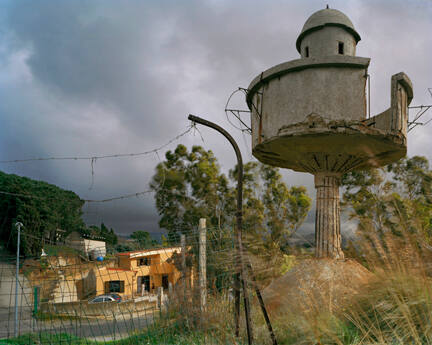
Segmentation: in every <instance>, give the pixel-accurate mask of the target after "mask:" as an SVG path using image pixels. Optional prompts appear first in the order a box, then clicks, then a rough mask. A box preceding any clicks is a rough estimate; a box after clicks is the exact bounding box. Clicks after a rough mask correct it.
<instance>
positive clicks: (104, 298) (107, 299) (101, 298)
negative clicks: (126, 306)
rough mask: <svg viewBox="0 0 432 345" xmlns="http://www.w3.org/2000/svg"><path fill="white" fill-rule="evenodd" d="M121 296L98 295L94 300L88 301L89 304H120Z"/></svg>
mask: <svg viewBox="0 0 432 345" xmlns="http://www.w3.org/2000/svg"><path fill="white" fill-rule="evenodd" d="M120 301H121V296H119V295H117V294H108V295H99V296H96V297H95V298H93V299H91V300H89V303H90V304H93V303H103V302H120Z"/></svg>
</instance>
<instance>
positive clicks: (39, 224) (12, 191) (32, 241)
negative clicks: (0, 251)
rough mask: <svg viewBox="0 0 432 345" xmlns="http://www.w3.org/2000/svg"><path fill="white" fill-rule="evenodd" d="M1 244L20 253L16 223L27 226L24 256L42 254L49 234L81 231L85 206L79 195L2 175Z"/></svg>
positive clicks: (55, 187)
mask: <svg viewBox="0 0 432 345" xmlns="http://www.w3.org/2000/svg"><path fill="white" fill-rule="evenodd" d="M0 191H2V192H6V193H9V194H1V195H0V240H1V241H2V242H3V243H5V247H6V248H8V249H9V250H10V251H12V252H15V251H16V237H17V230H16V228H15V223H16V222H17V221H20V222H22V223H23V224H24V227H23V231H22V238H21V243H22V245H21V248H22V253H23V254H24V255H37V256H39V255H40V253H41V248H42V243H43V238H44V237H45V233H46V232H55V231H56V229H63V230H66V231H67V233H69V232H71V231H81V229H83V228H84V227H85V225H84V222H83V221H82V219H81V215H82V211H81V208H82V206H83V204H84V201H82V200H81V199H80V198H79V197H78V195H76V194H75V193H73V192H71V191H66V190H63V189H61V188H59V187H57V186H55V185H52V184H49V183H46V182H42V181H35V180H32V179H29V178H27V177H20V176H17V175H14V174H6V173H3V172H0Z"/></svg>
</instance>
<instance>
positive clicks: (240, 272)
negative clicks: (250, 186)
mask: <svg viewBox="0 0 432 345" xmlns="http://www.w3.org/2000/svg"><path fill="white" fill-rule="evenodd" d="M188 119H189V120H191V121H192V122H195V123H199V124H201V125H204V126H207V127H210V128H213V129H215V130H216V131H218V132H219V133H221V134H222V135H223V136H224V137H225V138H227V139H228V141H229V142H230V143H231V145H232V147H233V148H234V151H235V154H236V156H237V166H238V176H237V214H236V218H237V226H236V236H235V241H236V247H237V255H238V257H237V272H236V275H235V282H234V288H235V312H234V317H235V334H236V336H238V335H239V320H240V282H241V285H242V289H243V299H244V306H245V316H246V328H247V335H248V343H249V344H252V328H251V319H250V310H249V306H250V305H249V297H248V293H247V289H246V282H245V275H244V272H245V270H244V263H243V259H242V257H243V254H242V253H243V245H242V226H243V225H242V219H243V217H242V214H243V211H242V209H243V159H242V156H241V153H240V149H239V147H238V145H237V143H236V142H235V140H234V139H233V137H232V136H231V135H230V134H229V133H228V132H227V131H226V130H224V129H223V128H222V127H220V126H218V125H216V124H215V123H213V122H210V121H207V120H204V119H202V118H200V117H197V116H194V115H191V114H190V115H189V116H188Z"/></svg>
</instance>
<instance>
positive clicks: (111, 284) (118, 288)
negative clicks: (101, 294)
mask: <svg viewBox="0 0 432 345" xmlns="http://www.w3.org/2000/svg"><path fill="white" fill-rule="evenodd" d="M111 292H120V293H122V292H124V280H110V281H108V282H105V293H111Z"/></svg>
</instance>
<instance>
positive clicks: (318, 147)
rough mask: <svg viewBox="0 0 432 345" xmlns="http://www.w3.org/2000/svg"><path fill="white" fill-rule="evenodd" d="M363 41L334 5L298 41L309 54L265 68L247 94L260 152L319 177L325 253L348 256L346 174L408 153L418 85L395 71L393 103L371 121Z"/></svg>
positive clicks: (319, 245)
mask: <svg viewBox="0 0 432 345" xmlns="http://www.w3.org/2000/svg"><path fill="white" fill-rule="evenodd" d="M359 41H360V35H359V34H358V33H357V31H356V30H355V28H354V25H353V24H352V22H351V21H350V20H349V18H348V17H347V16H346V15H345V14H343V13H342V12H340V11H337V10H334V9H329V8H327V9H324V10H320V11H318V12H316V13H314V14H312V16H310V17H309V19H308V20H307V21H306V23H305V25H304V26H303V29H302V31H301V33H300V35H299V37H298V39H297V42H296V47H297V50H298V51H299V53H300V55H301V58H300V59H298V60H292V61H288V62H285V63H282V64H280V65H277V66H274V67H272V68H270V69H268V70H266V71H264V72H262V73H260V74H259V75H258V76H257V77H256V78H255V79H254V80H253V81H252V82H251V84H250V85H249V88H248V93H247V98H246V101H247V104H248V106H249V109H250V110H251V112H252V115H251V127H252V152H253V155H254V156H255V157H256V158H257V159H258V160H260V161H261V162H263V163H266V164H270V165H274V166H278V167H283V168H289V169H293V170H295V171H301V172H309V173H311V174H313V175H314V176H315V187H316V189H317V202H316V221H315V239H316V256H317V257H331V258H343V252H342V250H341V235H340V206H339V183H340V177H341V175H342V174H344V173H346V172H348V171H351V170H353V169H361V168H365V167H370V166H375V167H376V166H381V165H384V164H388V163H391V162H393V161H395V160H397V159H399V158H401V157H403V156H404V155H405V154H406V129H407V120H408V118H407V107H408V105H409V103H410V102H411V99H412V97H413V93H412V85H411V82H410V80H409V78H408V77H407V76H406V75H405V74H404V73H399V74H396V75H394V76H393V77H392V83H391V107H390V108H389V109H388V110H386V111H385V112H383V113H381V114H379V115H377V116H374V117H372V118H369V119H367V118H366V101H367V100H366V93H365V89H366V81H367V78H368V71H367V68H368V66H369V61H370V59H369V58H362V57H357V56H355V52H356V45H357V43H358V42H359Z"/></svg>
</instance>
